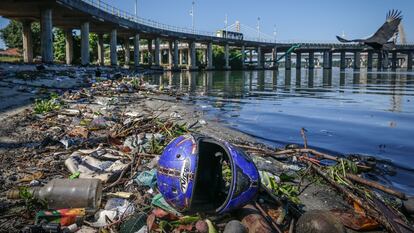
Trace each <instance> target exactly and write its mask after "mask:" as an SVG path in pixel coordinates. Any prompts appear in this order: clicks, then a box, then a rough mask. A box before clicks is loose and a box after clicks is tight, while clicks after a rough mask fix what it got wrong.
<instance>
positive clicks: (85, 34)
mask: <svg viewBox="0 0 414 233" xmlns="http://www.w3.org/2000/svg"><path fill="white" fill-rule="evenodd" d="M81 62H82V65H88V64H89V62H90V57H89V22H84V23H82V25H81Z"/></svg>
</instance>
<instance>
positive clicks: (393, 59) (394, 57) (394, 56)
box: [391, 51, 398, 70]
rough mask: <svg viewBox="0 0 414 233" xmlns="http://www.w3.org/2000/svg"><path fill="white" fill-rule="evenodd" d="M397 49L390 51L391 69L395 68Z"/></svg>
mask: <svg viewBox="0 0 414 233" xmlns="http://www.w3.org/2000/svg"><path fill="white" fill-rule="evenodd" d="M397 55H398V53H397V51H393V52H392V58H391V69H392V70H396V69H397Z"/></svg>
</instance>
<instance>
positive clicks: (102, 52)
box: [98, 34, 105, 66]
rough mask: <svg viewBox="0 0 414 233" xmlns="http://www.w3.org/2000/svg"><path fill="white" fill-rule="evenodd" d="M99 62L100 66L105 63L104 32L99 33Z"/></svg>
mask: <svg viewBox="0 0 414 233" xmlns="http://www.w3.org/2000/svg"><path fill="white" fill-rule="evenodd" d="M98 63H99V65H100V66H103V65H104V64H105V47H104V40H103V34H98Z"/></svg>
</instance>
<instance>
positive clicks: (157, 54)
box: [154, 38, 161, 66]
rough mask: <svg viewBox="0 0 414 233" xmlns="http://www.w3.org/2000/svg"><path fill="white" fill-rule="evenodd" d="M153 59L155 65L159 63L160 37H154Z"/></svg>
mask: <svg viewBox="0 0 414 233" xmlns="http://www.w3.org/2000/svg"><path fill="white" fill-rule="evenodd" d="M154 61H155V65H156V66H160V65H161V57H160V38H156V39H155V53H154Z"/></svg>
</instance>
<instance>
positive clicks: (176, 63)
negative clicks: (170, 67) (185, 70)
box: [174, 40, 180, 69]
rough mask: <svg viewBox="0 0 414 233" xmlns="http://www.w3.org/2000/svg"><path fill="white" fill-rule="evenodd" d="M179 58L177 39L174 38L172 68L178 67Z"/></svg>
mask: <svg viewBox="0 0 414 233" xmlns="http://www.w3.org/2000/svg"><path fill="white" fill-rule="evenodd" d="M179 59H180V58H179V51H178V40H174V69H178V64H179Z"/></svg>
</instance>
